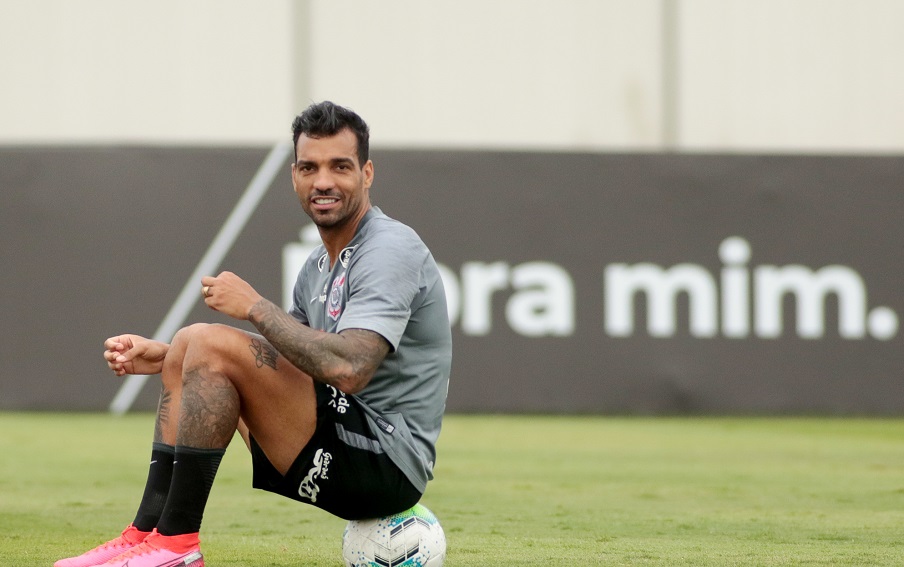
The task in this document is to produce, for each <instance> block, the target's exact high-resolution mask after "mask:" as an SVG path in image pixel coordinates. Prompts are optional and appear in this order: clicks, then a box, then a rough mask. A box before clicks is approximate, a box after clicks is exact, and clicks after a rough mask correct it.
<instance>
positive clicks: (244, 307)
mask: <svg viewBox="0 0 904 567" xmlns="http://www.w3.org/2000/svg"><path fill="white" fill-rule="evenodd" d="M201 294H202V295H203V296H204V303H206V304H207V306H208V307H210V308H211V309H213V310H215V311H219V312H220V313H223V314H225V315H229V316H230V317H232V318H233V319H239V320H241V321H247V320H248V314H249V312H250V311H251V308H252V307H254V306H255V305H256V304H257V303H258V302H259V301H261V300H262V299H263V296H261V295H260V294H259V293H257V292H256V291H255V290H254V288H253V287H251V284H249V283H248V282H246V281H245V280H243V279H242V278H240V277H238V276H237V275H235V274H233V273H232V272H222V273H221V274H220V275H218V276H217V277H211V276H204V277H203V278H201Z"/></svg>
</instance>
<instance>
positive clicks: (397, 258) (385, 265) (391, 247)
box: [336, 234, 426, 350]
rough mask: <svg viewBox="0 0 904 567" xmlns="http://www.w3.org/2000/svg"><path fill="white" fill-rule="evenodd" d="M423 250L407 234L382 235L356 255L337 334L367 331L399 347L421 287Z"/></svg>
mask: <svg viewBox="0 0 904 567" xmlns="http://www.w3.org/2000/svg"><path fill="white" fill-rule="evenodd" d="M425 254H426V247H424V245H423V243H421V242H420V239H414V240H412V239H411V238H410V236H409V235H407V234H398V235H397V234H391V235H383V238H380V239H376V240H372V241H370V242H368V243H366V244H362V246H361V247H360V248H359V250H357V251H356V252H355V254H354V255H353V257H352V260H351V261H350V263H349V270H348V278H349V280H348V286H349V287H348V293H349V295H348V302H347V303H346V306H345V311H344V313H343V315H342V317H341V318H340V320H339V324H338V326H337V329H336V330H337V332H341V331H343V330H345V329H367V330H369V331H373V332H375V333H379V334H380V335H382V336H383V337H384V338H385V339H386V340H387V341H388V342H389V344H390V345H392V348H393V350H395V349H397V348H398V346H399V341H400V340H401V338H402V334H403V333H404V332H405V327H406V326H407V325H408V319H409V318H410V317H411V312H412V303H413V302H414V299H415V297H417V295H418V292H419V290H420V287H421V281H420V280H421V273H422V271H421V268H422V266H423V263H424V258H425Z"/></svg>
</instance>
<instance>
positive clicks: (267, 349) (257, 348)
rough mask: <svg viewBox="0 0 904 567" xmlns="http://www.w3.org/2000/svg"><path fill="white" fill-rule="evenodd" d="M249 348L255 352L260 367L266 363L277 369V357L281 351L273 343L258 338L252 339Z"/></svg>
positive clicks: (256, 362)
mask: <svg viewBox="0 0 904 567" xmlns="http://www.w3.org/2000/svg"><path fill="white" fill-rule="evenodd" d="M248 348H250V349H251V352H252V353H254V362H255V364H257V367H258V368H261V367H263V366H264V365H265V364H266V365H267V366H269V367H270V368H272V369H273V370H276V359H277V357H278V356H279V353H278V352H277V351H276V349H275V348H273V346H272V345H270V344H269V343H266V342H263V341H260V340H258V339H251V344H250V345H248Z"/></svg>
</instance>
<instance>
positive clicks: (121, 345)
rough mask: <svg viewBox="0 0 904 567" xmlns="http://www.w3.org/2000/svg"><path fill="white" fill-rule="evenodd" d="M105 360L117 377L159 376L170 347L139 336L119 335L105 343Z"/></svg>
mask: <svg viewBox="0 0 904 567" xmlns="http://www.w3.org/2000/svg"><path fill="white" fill-rule="evenodd" d="M104 349H105V350H104V360H106V361H107V366H109V367H110V370H112V371H113V373H114V374H116V375H117V376H124V375H126V374H159V373H160V371H161V370H163V359H164V358H165V357H166V352H167V351H168V350H169V345H168V344H166V343H161V342H160V341H154V340H151V339H146V338H144V337H140V336H138V335H119V336H118V337H110V338H109V339H107V340H106V341H104Z"/></svg>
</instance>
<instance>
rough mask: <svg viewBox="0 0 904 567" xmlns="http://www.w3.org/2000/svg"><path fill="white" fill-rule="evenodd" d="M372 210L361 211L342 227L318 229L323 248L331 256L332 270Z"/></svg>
mask: <svg viewBox="0 0 904 567" xmlns="http://www.w3.org/2000/svg"><path fill="white" fill-rule="evenodd" d="M370 209H371V207H370V206H368V207H367V208H365V209H364V210H363V211H361V213H359V214H358V216H356V217H355V218H354V219H352V220H351V221H350V222H347V223H344V224H343V225H342V226H337V227H318V228H319V231H320V240H321V241H323V246H324V248H326V251H327V254H329V255H330V268H332V267H333V265H334V264H335V263H336V258H338V257H339V253H340V252H342V249H343V248H345V247H346V246H348V243H349V242H351V241H352V239H353V238H354V237H355V234H357V233H358V227H359V226H361V220H362V219H364V216H365V215H366V214H367V211H369V210H370Z"/></svg>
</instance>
